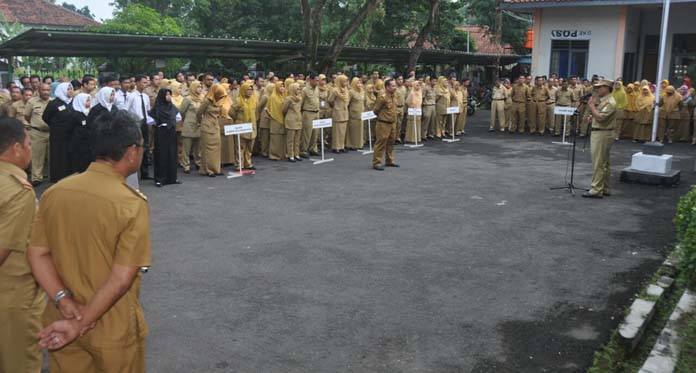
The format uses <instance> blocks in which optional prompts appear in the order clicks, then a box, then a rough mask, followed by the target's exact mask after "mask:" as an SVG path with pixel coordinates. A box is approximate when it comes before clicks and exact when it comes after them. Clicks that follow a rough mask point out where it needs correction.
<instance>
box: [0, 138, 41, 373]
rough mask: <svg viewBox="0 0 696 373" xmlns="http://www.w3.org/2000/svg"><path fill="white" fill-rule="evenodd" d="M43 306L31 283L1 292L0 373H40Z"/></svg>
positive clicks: (39, 295) (36, 288) (39, 293)
mask: <svg viewBox="0 0 696 373" xmlns="http://www.w3.org/2000/svg"><path fill="white" fill-rule="evenodd" d="M32 132H34V131H32ZM12 255H16V253H15V254H12ZM52 306H53V305H51V307H52ZM45 307H46V298H45V296H44V292H43V290H41V289H40V288H39V287H38V286H37V285H36V284H35V283H34V281H29V282H28V283H27V284H25V285H20V286H16V287H14V288H12V289H8V290H2V291H0V372H8V373H10V372H22V373H24V372H35V373H39V372H41V365H42V361H43V356H42V354H41V350H40V349H39V344H38V338H37V335H38V334H39V331H41V329H42V324H41V315H42V314H43V311H44V308H45Z"/></svg>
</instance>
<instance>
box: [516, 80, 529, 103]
mask: <svg viewBox="0 0 696 373" xmlns="http://www.w3.org/2000/svg"><path fill="white" fill-rule="evenodd" d="M528 100H530V96H529V90H527V86H526V85H524V84H515V85H513V86H512V101H513V102H517V103H524V102H527V101H528Z"/></svg>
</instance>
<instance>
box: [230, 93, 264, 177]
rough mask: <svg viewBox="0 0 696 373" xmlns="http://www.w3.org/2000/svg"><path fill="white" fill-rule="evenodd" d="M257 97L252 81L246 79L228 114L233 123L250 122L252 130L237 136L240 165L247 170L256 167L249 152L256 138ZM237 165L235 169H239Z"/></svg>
mask: <svg viewBox="0 0 696 373" xmlns="http://www.w3.org/2000/svg"><path fill="white" fill-rule="evenodd" d="M257 105H258V99H257V97H256V93H254V82H253V81H252V80H248V81H246V82H244V83H243V84H242V87H241V88H240V89H239V97H238V98H237V100H236V102H235V104H234V106H232V112H231V113H230V116H231V117H232V119H233V120H234V123H236V124H240V123H251V127H252V129H253V132H251V133H245V134H242V135H240V136H239V139H240V143H239V144H240V145H239V146H240V149H241V152H242V164H241V166H242V167H244V168H245V169H247V170H255V169H256V167H254V165H253V164H252V163H251V152H252V150H253V149H254V141H255V140H256V113H257V110H256V109H257ZM239 169H240V168H239V167H237V171H239Z"/></svg>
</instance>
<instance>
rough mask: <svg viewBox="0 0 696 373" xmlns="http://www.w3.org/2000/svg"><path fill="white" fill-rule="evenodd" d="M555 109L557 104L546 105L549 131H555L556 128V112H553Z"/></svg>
mask: <svg viewBox="0 0 696 373" xmlns="http://www.w3.org/2000/svg"><path fill="white" fill-rule="evenodd" d="M555 110H556V104H550V105H546V123H547V124H548V127H549V132H553V131H554V130H555V129H556V114H554V113H553V112H554V111H555ZM542 133H543V131H542Z"/></svg>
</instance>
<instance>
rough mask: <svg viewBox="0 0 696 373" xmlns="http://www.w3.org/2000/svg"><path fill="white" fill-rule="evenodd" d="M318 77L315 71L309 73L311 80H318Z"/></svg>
mask: <svg viewBox="0 0 696 373" xmlns="http://www.w3.org/2000/svg"><path fill="white" fill-rule="evenodd" d="M318 76H319V75H317V73H315V72H314V71H312V72H310V73H309V79H316V78H317V77H318Z"/></svg>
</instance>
